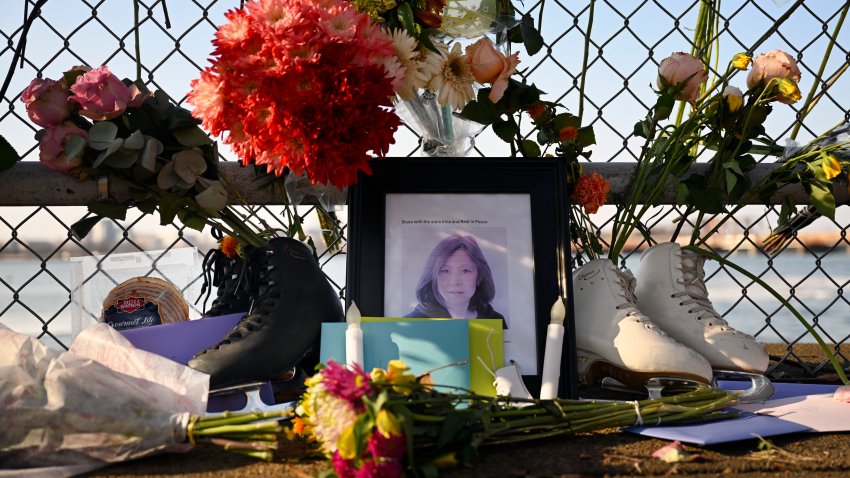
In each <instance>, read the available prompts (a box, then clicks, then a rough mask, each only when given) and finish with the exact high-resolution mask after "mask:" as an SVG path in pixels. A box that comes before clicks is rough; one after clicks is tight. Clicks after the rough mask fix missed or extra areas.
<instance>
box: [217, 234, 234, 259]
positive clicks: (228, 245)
mask: <svg viewBox="0 0 850 478" xmlns="http://www.w3.org/2000/svg"><path fill="white" fill-rule="evenodd" d="M218 248H219V249H221V252H223V253H224V255H225V256H227V257H233V256H234V255H235V254H237V253H238V252H239V241H237V240H236V239H235V238H234V237H232V236H224V237H223V238H222V239H221V240H220V241H218Z"/></svg>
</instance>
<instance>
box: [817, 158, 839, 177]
mask: <svg viewBox="0 0 850 478" xmlns="http://www.w3.org/2000/svg"><path fill="white" fill-rule="evenodd" d="M821 167H822V168H823V172H824V173H826V179H832V178H834V177H836V176H838V175H839V174H841V163H839V162H838V160H837V159H835V156H827V157H825V158H823V162H822V163H821Z"/></svg>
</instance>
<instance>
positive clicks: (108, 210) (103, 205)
mask: <svg viewBox="0 0 850 478" xmlns="http://www.w3.org/2000/svg"><path fill="white" fill-rule="evenodd" d="M128 207H130V205H129V204H127V203H120V202H119V203H111V202H99V201H92V202H90V203H88V208H89V212H91V213H92V214H97V215H98V216H103V217H108V218H110V219H115V220H117V221H123V220H124V219H126V218H127V208H128Z"/></svg>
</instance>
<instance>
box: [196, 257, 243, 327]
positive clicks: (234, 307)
mask: <svg viewBox="0 0 850 478" xmlns="http://www.w3.org/2000/svg"><path fill="white" fill-rule="evenodd" d="M245 248H246V252H245V253H246V254H247V250H250V246H245ZM244 266H245V260H244V259H242V258H241V257H239V256H238V255H236V254H234V255H233V257H232V258H229V257H227V256H226V255H225V254H224V253H223V252H221V250H219V249H213V250H211V251H210V252H209V253H208V254H207V257H206V258H204V265H203V268H204V286H203V288H202V289H201V296H203V295H204V293H205V292H206V291H207V288H208V287H210V288H211V287H217V288H218V292H217V293H216V298H215V299H214V300H213V303H212V305H211V306H210V308H209V309H206V310H205V311H204V313H203V317H218V316H219V315H228V314H235V313H237V312H248V309H249V308H250V307H251V294H250V292H249V291H248V288H247V287H245V283H244V281H243V282H240V280H239V277H240V274H241V273H242V269H243V267H244ZM207 297H209V295H207ZM199 299H200V298H199ZM206 300H207V299H204V307H206Z"/></svg>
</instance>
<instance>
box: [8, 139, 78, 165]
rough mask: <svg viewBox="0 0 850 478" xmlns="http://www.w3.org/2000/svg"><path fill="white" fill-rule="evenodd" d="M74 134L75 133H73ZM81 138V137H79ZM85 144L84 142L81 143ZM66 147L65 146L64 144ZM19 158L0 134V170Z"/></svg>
mask: <svg viewBox="0 0 850 478" xmlns="http://www.w3.org/2000/svg"><path fill="white" fill-rule="evenodd" d="M74 136H76V135H74ZM80 139H82V138H80ZM83 144H84V145H85V142H84V143H83ZM66 148H67V146H66ZM20 160H21V156H20V155H19V154H18V152H17V151H15V148H13V147H12V145H11V144H9V142H8V141H6V138H4V137H3V136H0V171H5V170H7V169H9V168H11V167H12V166H14V165H15V163H17V162H18V161H20Z"/></svg>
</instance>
